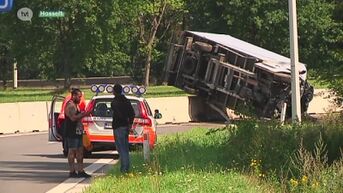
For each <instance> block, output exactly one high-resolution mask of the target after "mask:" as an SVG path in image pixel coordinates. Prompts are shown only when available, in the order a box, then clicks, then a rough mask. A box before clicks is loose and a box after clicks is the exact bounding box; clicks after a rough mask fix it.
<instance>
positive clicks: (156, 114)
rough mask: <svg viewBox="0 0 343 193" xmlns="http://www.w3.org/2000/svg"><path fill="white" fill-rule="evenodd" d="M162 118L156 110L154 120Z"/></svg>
mask: <svg viewBox="0 0 343 193" xmlns="http://www.w3.org/2000/svg"><path fill="white" fill-rule="evenodd" d="M161 118H162V114H161V113H160V111H159V110H158V109H155V113H154V119H161Z"/></svg>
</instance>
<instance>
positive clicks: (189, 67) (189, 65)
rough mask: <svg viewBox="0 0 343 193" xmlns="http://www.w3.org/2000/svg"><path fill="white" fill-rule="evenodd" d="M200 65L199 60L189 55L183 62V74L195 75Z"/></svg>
mask: <svg viewBox="0 0 343 193" xmlns="http://www.w3.org/2000/svg"><path fill="white" fill-rule="evenodd" d="M197 64H198V59H197V58H195V57H192V56H191V55H187V56H186V57H185V59H184V60H183V62H182V72H183V73H185V74H188V75H193V73H194V71H195V69H196V67H197Z"/></svg>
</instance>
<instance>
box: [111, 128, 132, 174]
mask: <svg viewBox="0 0 343 193" xmlns="http://www.w3.org/2000/svg"><path fill="white" fill-rule="evenodd" d="M113 133H114V137H115V145H116V148H117V151H118V153H119V160H120V171H121V172H122V173H127V172H129V169H130V156H129V128H128V127H118V128H116V129H114V131H113Z"/></svg>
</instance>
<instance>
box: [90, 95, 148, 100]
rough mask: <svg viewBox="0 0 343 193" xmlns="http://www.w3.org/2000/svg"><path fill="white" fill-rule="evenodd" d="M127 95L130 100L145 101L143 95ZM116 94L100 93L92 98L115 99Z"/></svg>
mask: <svg viewBox="0 0 343 193" xmlns="http://www.w3.org/2000/svg"><path fill="white" fill-rule="evenodd" d="M125 97H126V98H127V99H129V100H138V101H143V100H144V98H143V97H137V96H132V95H125ZM113 98H114V95H112V94H108V95H98V96H93V98H92V99H113Z"/></svg>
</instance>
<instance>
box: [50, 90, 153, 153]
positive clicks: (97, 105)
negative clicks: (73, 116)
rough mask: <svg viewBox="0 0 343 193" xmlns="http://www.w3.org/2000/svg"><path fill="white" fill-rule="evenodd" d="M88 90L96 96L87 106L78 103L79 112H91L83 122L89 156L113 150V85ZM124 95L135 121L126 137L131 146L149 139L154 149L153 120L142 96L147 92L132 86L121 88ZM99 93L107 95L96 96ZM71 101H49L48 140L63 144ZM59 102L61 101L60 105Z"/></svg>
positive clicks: (83, 102)
mask: <svg viewBox="0 0 343 193" xmlns="http://www.w3.org/2000/svg"><path fill="white" fill-rule="evenodd" d="M91 90H92V91H93V92H94V93H95V96H93V97H92V99H91V100H90V101H89V102H88V103H87V105H86V102H85V100H84V99H83V98H82V99H81V102H80V104H79V106H80V109H81V111H83V110H86V111H91V114H90V115H89V116H87V117H84V118H83V119H82V123H83V126H84V131H85V135H87V138H88V139H89V141H90V143H91V146H92V148H91V149H89V148H87V150H85V153H86V154H88V155H89V154H90V153H91V152H92V151H101V150H109V149H115V145H114V140H115V138H114V136H113V129H112V115H113V114H112V109H111V102H112V100H113V98H114V95H113V94H112V92H113V85H110V84H100V85H92V87H91ZM123 92H124V94H125V95H126V97H127V99H129V100H130V102H131V105H132V107H133V109H134V112H135V119H134V122H133V125H132V129H131V131H130V134H129V143H130V145H131V146H132V145H142V144H143V142H144V136H145V138H148V140H149V146H150V148H153V147H154V145H155V144H156V140H157V134H156V121H155V118H154V115H153V113H152V111H151V109H150V107H149V104H148V102H147V101H146V100H145V99H144V97H143V94H144V93H145V92H146V89H145V88H144V87H139V86H135V85H123ZM100 93H106V94H101V95H99V94H100ZM70 98H71V97H70V94H69V95H68V96H66V97H62V96H54V97H53V99H52V102H51V108H50V113H49V141H62V142H63V143H62V144H64V141H63V133H64V131H63V129H64V128H63V121H64V108H65V104H66V103H67V101H68V100H70ZM59 101H62V103H61V102H59ZM58 104H60V105H61V108H60V109H58V108H57V107H58V106H59V105H58ZM144 134H145V135H144ZM63 149H64V154H65V155H66V154H67V148H65V144H64V145H63Z"/></svg>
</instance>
